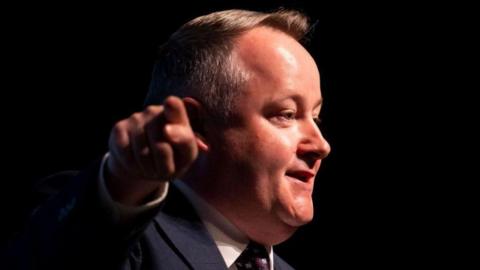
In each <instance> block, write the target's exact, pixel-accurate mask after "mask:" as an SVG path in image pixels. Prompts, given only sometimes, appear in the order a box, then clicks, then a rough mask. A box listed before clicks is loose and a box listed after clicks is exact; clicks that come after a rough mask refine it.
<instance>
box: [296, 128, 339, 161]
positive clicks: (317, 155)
mask: <svg viewBox="0 0 480 270" xmlns="http://www.w3.org/2000/svg"><path fill="white" fill-rule="evenodd" d="M330 151H331V148H330V144H329V143H328V141H327V140H326V139H325V137H323V134H322V132H321V131H320V128H319V127H318V126H317V124H316V123H315V122H314V121H313V120H308V121H305V124H304V125H303V126H302V139H301V140H300V143H299V145H298V148H297V154H298V155H299V156H301V157H304V158H308V160H310V161H313V162H314V161H316V160H319V159H324V158H326V157H327V156H328V154H330Z"/></svg>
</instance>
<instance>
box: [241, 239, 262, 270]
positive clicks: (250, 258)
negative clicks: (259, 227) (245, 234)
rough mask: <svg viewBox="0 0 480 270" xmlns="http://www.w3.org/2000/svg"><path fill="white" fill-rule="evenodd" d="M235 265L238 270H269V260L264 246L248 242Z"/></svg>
mask: <svg viewBox="0 0 480 270" xmlns="http://www.w3.org/2000/svg"><path fill="white" fill-rule="evenodd" d="M235 265H236V266H237V269H238V270H270V259H269V257H268V253H267V250H266V249H265V247H264V246H262V245H260V244H258V243H255V242H250V243H249V244H248V246H247V248H246V249H245V250H244V251H243V252H242V254H240V257H238V259H237V260H236V261H235Z"/></svg>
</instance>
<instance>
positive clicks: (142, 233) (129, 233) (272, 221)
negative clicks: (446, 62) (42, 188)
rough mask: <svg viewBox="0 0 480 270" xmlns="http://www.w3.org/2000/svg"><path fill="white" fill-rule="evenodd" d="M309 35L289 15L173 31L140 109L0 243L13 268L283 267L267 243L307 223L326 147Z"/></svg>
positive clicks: (229, 14)
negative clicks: (14, 236)
mask: <svg viewBox="0 0 480 270" xmlns="http://www.w3.org/2000/svg"><path fill="white" fill-rule="evenodd" d="M307 30H308V24H307V21H306V18H305V17H304V16H303V15H302V14H300V13H298V12H295V11H279V12H275V13H259V12H251V11H243V10H228V11H222V12H216V13H212V14H209V15H206V16H202V17H198V18H196V19H194V20H192V21H190V22H188V23H187V24H185V25H184V26H182V27H181V28H180V29H179V30H178V31H177V32H175V33H174V34H173V35H172V36H171V38H170V39H169V40H168V42H167V43H166V44H165V45H163V46H162V48H161V50H160V53H159V59H158V61H157V63H156V65H155V69H154V73H153V78H152V83H151V87H150V92H149V94H148V96H147V100H146V105H147V106H146V108H145V110H144V111H142V112H137V113H134V114H133V115H132V116H130V117H129V118H127V119H124V120H122V121H120V122H118V123H117V124H116V125H115V126H114V128H113V129H112V133H111V137H110V141H109V153H108V154H107V155H106V156H105V157H104V159H103V160H102V161H101V162H98V163H97V164H96V165H95V166H93V168H90V169H88V170H86V171H84V172H83V173H80V174H79V175H77V176H75V177H74V180H73V181H69V182H70V183H69V184H68V186H67V187H66V188H65V189H64V190H63V191H62V192H61V193H59V194H58V195H57V196H55V197H53V198H52V199H50V200H49V201H48V202H47V203H46V204H45V205H43V206H42V207H39V208H38V209H37V210H36V211H35V214H34V215H33V217H32V221H31V222H30V224H29V226H28V227H27V229H26V232H25V234H24V235H23V237H22V238H21V239H19V240H18V241H17V242H16V243H15V245H14V246H13V247H12V249H11V250H12V254H15V256H17V255H18V254H19V252H20V251H21V253H22V255H21V256H22V257H24V258H26V259H24V260H22V261H21V263H20V264H18V265H17V266H20V268H22V267H23V268H32V267H34V266H35V267H38V268H40V269H43V268H49V269H52V268H70V269H71V268H81V267H86V266H91V267H100V268H102V267H103V268H108V269H255V268H254V267H257V268H256V269H274V268H275V269H291V268H290V266H289V265H288V264H286V263H285V262H284V261H282V260H281V259H280V258H279V257H277V256H276V255H274V254H273V251H272V246H273V245H275V244H278V243H281V242H283V241H285V240H286V239H288V238H289V237H290V236H291V235H292V234H293V233H294V232H295V231H296V229H297V228H298V227H299V226H301V225H304V224H306V223H308V222H309V221H311V219H312V218H313V203H312V190H313V185H314V179H315V175H316V173H317V171H318V170H319V168H320V165H321V161H322V159H324V158H325V157H326V156H327V155H328V153H329V152H330V146H329V144H328V143H327V141H326V140H325V139H324V137H323V136H322V133H321V132H320V130H319V128H318V126H317V124H316V121H318V118H319V114H320V109H321V104H322V96H321V92H320V78H319V73H318V68H317V66H316V64H315V61H314V60H313V58H312V57H311V56H310V54H309V53H308V52H307V51H306V50H305V49H304V48H303V47H302V45H301V44H300V43H299V40H300V39H301V38H302V37H303V36H304V35H305V34H306V32H307ZM166 96H170V97H168V98H166V99H165V97H166ZM162 102H163V105H158V104H162ZM99 172H100V173H99ZM66 178H67V176H65V175H64V176H54V177H51V178H50V179H49V180H48V181H46V182H57V183H58V182H63V180H64V179H66ZM60 179H62V180H60ZM245 254H247V255H245ZM247 257H248V258H247ZM252 267H253V268H252Z"/></svg>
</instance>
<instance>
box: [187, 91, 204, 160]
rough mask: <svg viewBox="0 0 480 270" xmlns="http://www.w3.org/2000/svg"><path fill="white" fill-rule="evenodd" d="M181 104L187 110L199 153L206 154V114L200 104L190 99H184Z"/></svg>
mask: <svg viewBox="0 0 480 270" xmlns="http://www.w3.org/2000/svg"><path fill="white" fill-rule="evenodd" d="M183 103H184V104H185V108H186V109H187V114H188V119H189V121H190V126H191V127H192V130H193V133H194V134H195V138H196V142H197V146H198V148H199V149H200V151H203V152H208V150H209V143H208V141H207V139H206V138H207V136H206V133H205V130H206V128H205V126H206V119H207V116H208V115H207V113H206V110H205V107H204V106H203V104H202V103H200V102H198V100H196V99H194V98H192V97H184V98H183Z"/></svg>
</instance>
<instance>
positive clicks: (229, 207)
mask: <svg viewBox="0 0 480 270" xmlns="http://www.w3.org/2000/svg"><path fill="white" fill-rule="evenodd" d="M234 53H235V57H237V61H239V64H240V65H241V66H242V67H243V68H244V69H245V70H247V71H248V73H249V77H248V81H247V83H246V88H245V89H244V92H242V94H240V95H239V97H238V98H237V100H236V107H235V109H234V110H235V113H234V117H233V121H232V125H231V126H229V127H228V128H226V129H225V130H222V132H218V141H217V142H214V143H212V145H211V151H212V154H213V155H217V157H216V160H217V161H218V163H217V164H216V166H217V167H216V168H217V170H220V171H222V172H221V173H220V175H222V176H223V178H224V179H223V180H222V181H221V183H220V184H219V185H220V187H217V188H218V189H221V192H222V193H223V194H222V197H217V198H216V199H213V202H214V203H215V205H217V206H219V208H220V209H219V210H220V211H221V212H222V213H223V214H224V215H225V216H227V217H229V218H230V219H231V220H233V221H234V223H235V225H236V226H237V227H239V228H240V229H241V230H243V231H245V232H247V234H248V236H249V237H250V238H253V239H254V240H257V241H260V242H264V243H269V244H274V243H278V242H281V241H283V240H285V239H286V238H288V237H289V236H290V235H291V234H292V233H293V231H295V229H296V228H297V227H298V226H300V225H303V224H305V223H307V222H309V221H311V219H312V218H313V203H312V190H313V184H314V178H315V175H316V173H317V171H318V169H319V168H320V163H321V159H323V158H325V157H326V156H327V155H328V153H329V152H330V146H329V144H328V143H327V141H326V140H325V139H324V138H323V136H322V134H321V132H320V130H319V129H318V127H317V125H316V123H315V119H316V118H318V117H319V114H320V106H321V100H322V97H321V93H320V78H319V73H318V69H317V67H316V65H315V62H314V60H313V59H312V58H311V56H310V55H309V54H308V53H307V51H306V50H305V49H304V48H303V47H302V46H301V45H300V44H298V43H297V42H296V41H295V40H294V39H293V38H291V37H289V36H287V35H285V34H283V33H281V32H279V31H275V30H272V29H270V28H263V27H262V28H256V29H254V30H252V31H250V32H248V33H246V34H244V35H243V36H241V37H240V39H239V40H238V42H237V45H236V48H235V50H234ZM216 192H218V190H217V191H216ZM218 200H221V201H218Z"/></svg>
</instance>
